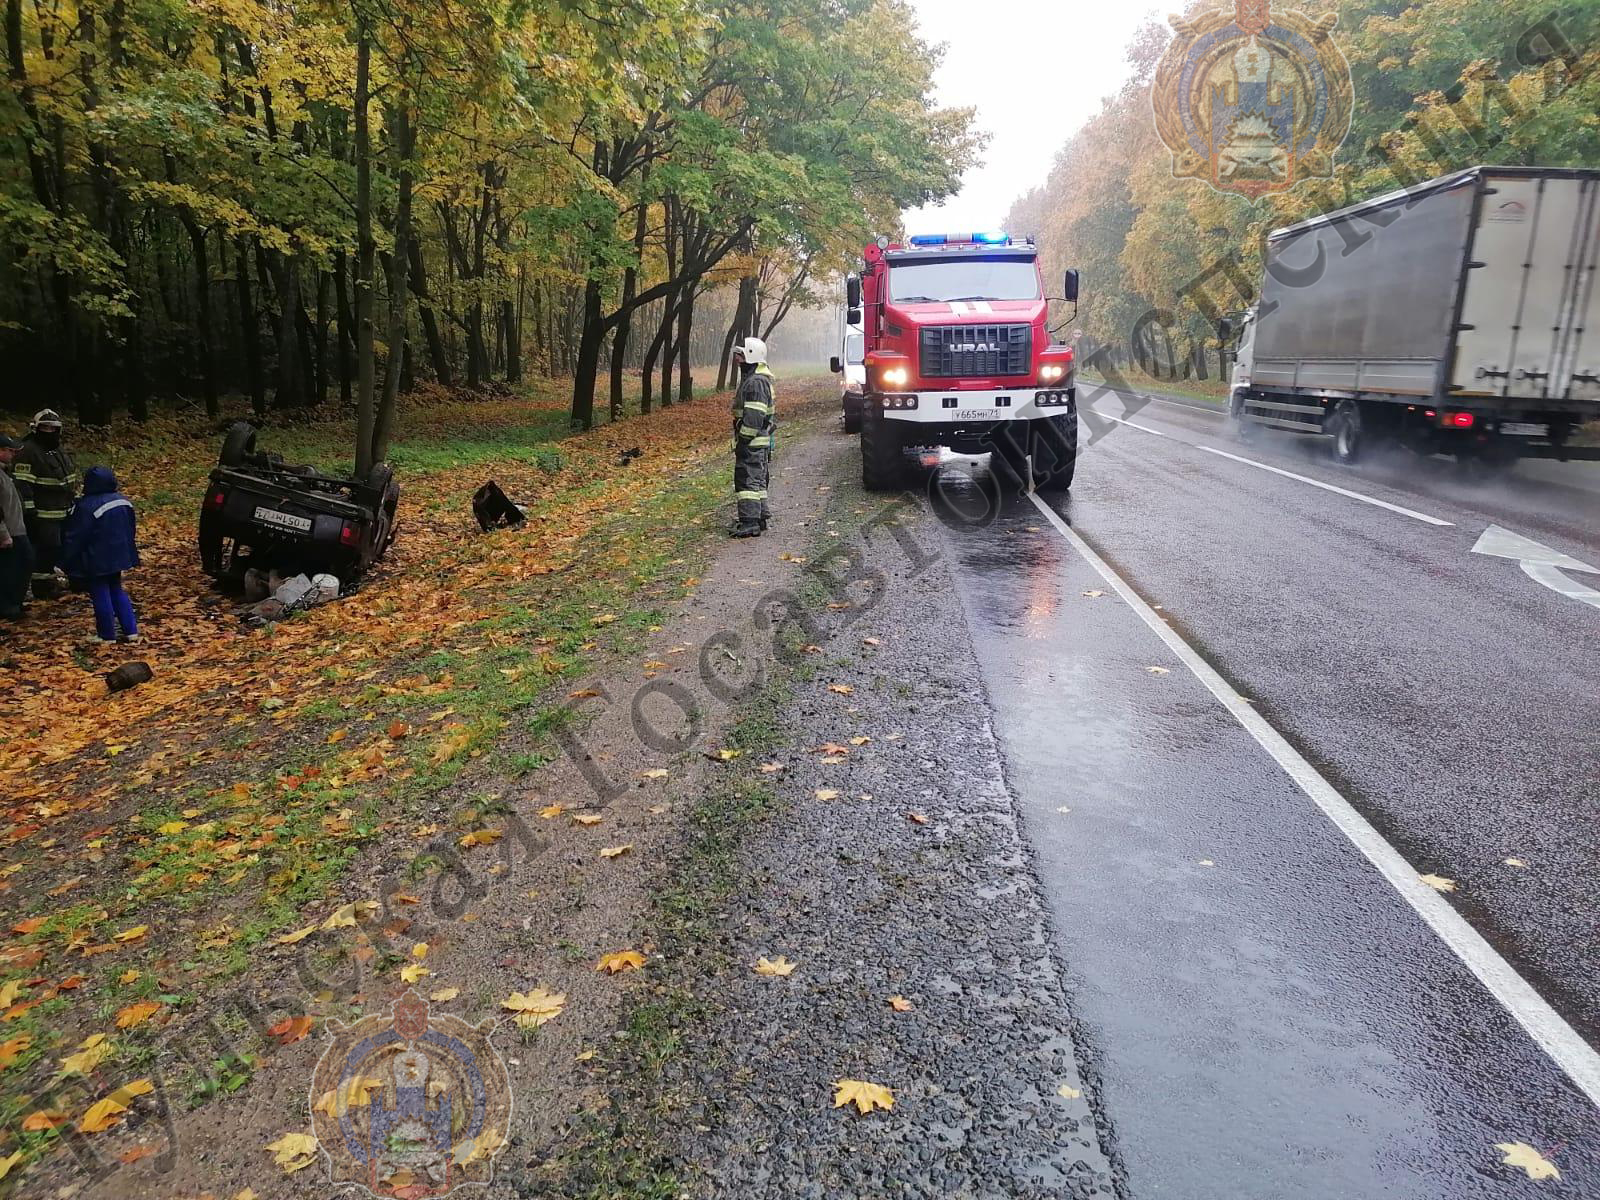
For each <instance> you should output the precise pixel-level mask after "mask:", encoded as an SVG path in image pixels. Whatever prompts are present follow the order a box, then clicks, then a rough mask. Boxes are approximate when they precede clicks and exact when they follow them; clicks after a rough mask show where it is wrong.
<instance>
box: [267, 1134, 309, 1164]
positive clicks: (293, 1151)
mask: <svg viewBox="0 0 1600 1200" xmlns="http://www.w3.org/2000/svg"><path fill="white" fill-rule="evenodd" d="M267 1149H268V1150H270V1151H272V1156H273V1158H274V1160H275V1161H276V1162H277V1164H278V1165H279V1166H280V1167H282V1168H283V1169H284V1172H285V1173H286V1174H287V1173H291V1172H294V1171H299V1170H301V1169H303V1168H305V1167H309V1166H310V1165H311V1164H312V1163H314V1162H316V1161H317V1139H316V1138H314V1137H312V1136H311V1135H310V1134H309V1133H286V1134H284V1135H283V1136H282V1137H281V1138H279V1139H278V1140H277V1141H275V1142H268V1143H267Z"/></svg>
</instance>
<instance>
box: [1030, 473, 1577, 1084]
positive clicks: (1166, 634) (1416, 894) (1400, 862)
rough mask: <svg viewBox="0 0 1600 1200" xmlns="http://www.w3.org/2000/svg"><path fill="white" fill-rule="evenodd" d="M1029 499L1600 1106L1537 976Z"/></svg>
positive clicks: (1054, 516) (1568, 1029)
mask: <svg viewBox="0 0 1600 1200" xmlns="http://www.w3.org/2000/svg"><path fill="white" fill-rule="evenodd" d="M1028 499H1029V500H1031V501H1033V505H1034V507H1035V508H1037V509H1038V510H1039V512H1040V514H1041V515H1042V516H1043V517H1044V519H1045V520H1046V521H1048V522H1050V525H1051V526H1052V527H1053V528H1054V529H1055V531H1056V532H1057V533H1059V534H1060V535H1061V536H1062V537H1064V538H1066V539H1067V541H1068V543H1069V544H1071V546H1072V548H1073V549H1074V550H1076V551H1077V552H1078V554H1079V555H1080V556H1081V557H1082V558H1083V560H1084V561H1085V562H1087V563H1088V564H1089V565H1090V566H1091V567H1093V568H1094V570H1095V571H1096V573H1098V574H1099V576H1100V578H1102V579H1104V580H1105V581H1106V583H1107V584H1108V585H1109V586H1110V587H1111V588H1113V589H1114V590H1115V591H1116V593H1117V595H1118V596H1121V597H1122V599H1123V600H1124V601H1126V602H1127V604H1128V607H1130V608H1131V609H1133V611H1134V612H1135V613H1137V614H1138V615H1139V619H1140V620H1142V621H1143V622H1144V623H1145V624H1146V625H1147V626H1148V627H1149V628H1150V630H1151V631H1152V632H1153V633H1154V634H1155V635H1156V636H1157V637H1158V638H1160V639H1161V640H1162V641H1163V642H1165V643H1166V646H1167V649H1169V650H1171V651H1172V653H1173V654H1175V655H1176V656H1177V658H1178V661H1180V662H1181V663H1183V665H1184V666H1186V667H1188V668H1189V671H1190V672H1191V673H1192V674H1193V675H1194V677H1195V678H1196V679H1198V680H1199V681H1200V682H1201V683H1202V684H1204V685H1205V687H1206V690H1207V691H1209V692H1210V693H1211V694H1212V695H1213V696H1215V697H1216V698H1217V700H1218V701H1219V702H1220V703H1221V704H1222V706H1223V707H1224V708H1225V709H1227V710H1228V712H1229V713H1231V714H1232V716H1233V719H1234V720H1236V721H1238V722H1239V724H1240V725H1242V726H1244V728H1245V730H1246V732H1248V733H1249V734H1250V736H1251V737H1253V738H1255V740H1256V743H1257V744H1258V745H1260V747H1261V748H1262V749H1263V750H1265V751H1266V752H1267V753H1268V754H1270V755H1271V756H1272V758H1273V759H1274V761H1276V762H1277V764H1278V766H1280V767H1281V768H1283V771H1284V773H1285V774H1286V775H1288V776H1289V778H1290V779H1292V780H1293V781H1294V782H1295V784H1296V786H1298V787H1299V789H1300V790H1301V791H1302V792H1304V793H1305V794H1306V796H1307V797H1309V798H1310V800H1311V802H1312V803H1313V804H1315V805H1316V806H1317V808H1318V809H1320V810H1321V811H1322V814H1323V815H1324V816H1325V817H1327V818H1328V820H1330V821H1332V822H1333V824H1334V825H1335V826H1337V827H1338V829H1339V832H1340V833H1342V834H1344V836H1345V837H1346V838H1348V839H1349V840H1350V842H1351V844H1352V845H1354V846H1355V848H1356V849H1357V850H1359V851H1360V852H1361V853H1362V854H1363V855H1365V856H1366V859H1367V861H1368V862H1370V863H1371V864H1372V865H1373V866H1374V867H1376V868H1377V869H1378V872H1379V873H1380V874H1381V875H1382V876H1383V877H1384V879H1386V880H1388V882H1389V886H1391V887H1392V888H1394V890H1395V891H1396V892H1398V893H1399V894H1400V897H1401V898H1402V899H1403V900H1404V901H1405V902H1406V903H1407V904H1409V905H1410V906H1411V908H1412V909H1413V910H1414V911H1415V912H1416V914H1417V916H1419V917H1421V918H1422V920H1423V921H1424V922H1426V923H1427V925H1428V927H1429V928H1430V929H1432V930H1433V932H1434V933H1435V934H1436V935H1438V937H1439V939H1440V940H1441V941H1443V942H1444V944H1445V945H1446V946H1448V947H1450V949H1451V950H1452V951H1454V953H1455V956H1456V957H1457V958H1458V959H1460V960H1461V961H1462V963H1464V964H1465V965H1466V967H1467V969H1468V970H1469V971H1471V972H1472V973H1473V974H1474V975H1476V976H1477V977H1478V981H1479V982H1480V983H1482V984H1483V986H1484V987H1485V988H1486V989H1488V991H1489V994H1490V995H1492V996H1493V997H1494V998H1495V999H1496V1000H1498V1001H1499V1002H1500V1004H1501V1006H1502V1007H1503V1008H1504V1009H1505V1010H1506V1011H1507V1012H1508V1013H1510V1014H1511V1015H1512V1017H1514V1018H1515V1019H1516V1021H1517V1024H1519V1025H1521V1026H1522V1028H1523V1029H1525V1030H1527V1032H1528V1035H1529V1036H1530V1037H1532V1038H1533V1040H1534V1041H1535V1042H1537V1043H1538V1044H1539V1046H1540V1048H1541V1049H1543V1050H1544V1052H1545V1053H1546V1054H1547V1055H1549V1057H1550V1059H1551V1061H1553V1062H1554V1063H1555V1064H1556V1065H1557V1066H1558V1067H1560V1068H1561V1069H1562V1070H1563V1071H1565V1072H1566V1074H1567V1078H1569V1079H1571V1080H1572V1082H1573V1083H1574V1084H1576V1085H1577V1087H1578V1089H1579V1090H1580V1091H1582V1092H1583V1094H1584V1095H1585V1096H1587V1097H1588V1098H1589V1099H1590V1100H1591V1101H1592V1102H1593V1103H1594V1104H1595V1105H1597V1106H1600V1054H1597V1053H1596V1052H1595V1049H1594V1047H1592V1046H1591V1045H1589V1043H1588V1042H1586V1041H1584V1039H1583V1035H1582V1034H1580V1033H1579V1032H1578V1031H1577V1030H1576V1029H1574V1028H1573V1027H1572V1026H1571V1025H1569V1024H1567V1022H1566V1021H1565V1020H1564V1019H1563V1018H1562V1016H1561V1014H1560V1013H1558V1012H1556V1010H1555V1009H1553V1008H1551V1007H1550V1004H1549V1002H1548V1001H1547V1000H1545V998H1544V997H1543V996H1541V995H1540V994H1539V993H1538V992H1537V991H1536V990H1534V987H1533V985H1532V984H1531V983H1529V982H1528V981H1527V980H1526V979H1524V978H1523V977H1522V976H1521V975H1519V974H1518V973H1517V969H1516V968H1515V967H1513V966H1512V965H1511V964H1510V963H1508V962H1507V961H1506V960H1505V959H1504V958H1502V957H1501V956H1500V953H1499V951H1497V950H1496V949H1495V948H1494V947H1493V946H1491V945H1489V943H1488V942H1486V941H1485V940H1484V938H1483V935H1482V934H1480V933H1479V932H1478V931H1477V930H1476V929H1474V928H1473V927H1472V926H1471V925H1470V924H1468V923H1467V919H1466V918H1465V917H1463V916H1462V915H1461V914H1460V913H1459V912H1457V911H1456V910H1455V909H1454V908H1453V907H1452V906H1451V904H1450V902H1449V901H1448V900H1446V899H1445V898H1444V897H1443V896H1441V895H1440V894H1439V893H1438V892H1436V891H1434V890H1433V889H1432V888H1431V887H1429V886H1428V885H1427V884H1425V883H1423V882H1422V877H1421V876H1420V875H1418V873H1417V869H1416V867H1414V866H1412V865H1411V864H1410V863H1409V862H1407V861H1406V859H1405V857H1404V856H1403V855H1402V854H1401V853H1400V851H1398V850H1396V849H1395V848H1394V847H1393V846H1391V845H1390V844H1389V843H1388V842H1387V841H1386V840H1385V839H1384V836H1383V834H1381V833H1379V832H1378V831H1377V830H1376V829H1375V828H1373V826H1372V824H1371V822H1369V821H1368V820H1367V819H1366V818H1365V817H1363V816H1362V815H1361V814H1360V813H1358V812H1357V811H1356V810H1355V808H1354V807H1353V806H1352V805H1351V803H1350V801H1348V800H1346V799H1345V798H1344V796H1343V795H1341V794H1340V792H1339V790H1338V789H1337V788H1335V787H1334V786H1333V784H1331V783H1329V782H1328V780H1327V779H1326V778H1325V777H1324V776H1323V774H1322V773H1321V772H1320V771H1318V770H1317V769H1316V767H1314V766H1312V765H1311V764H1310V763H1309V762H1307V761H1306V759H1305V757H1304V756H1303V755H1302V754H1301V753H1300V752H1299V751H1298V750H1296V749H1295V748H1294V747H1293V746H1291V745H1290V744H1289V741H1288V739H1287V738H1285V737H1284V736H1283V734H1281V733H1279V732H1278V731H1277V729H1276V728H1274V727H1273V725H1272V724H1271V723H1270V722H1269V721H1268V720H1267V719H1266V718H1265V717H1263V716H1262V715H1261V714H1260V713H1258V712H1256V710H1255V709H1253V708H1251V707H1250V705H1248V704H1247V703H1245V701H1244V699H1243V697H1241V696H1240V695H1239V693H1238V692H1236V691H1235V690H1234V689H1233V687H1232V686H1231V685H1230V684H1229V683H1228V681H1227V680H1225V679H1224V678H1223V677H1222V676H1221V675H1219V674H1218V673H1217V671H1216V669H1215V668H1213V667H1212V666H1211V664H1210V663H1208V662H1206V660H1205V659H1203V658H1201V657H1200V655H1199V653H1198V652H1197V651H1196V650H1195V649H1194V647H1193V646H1191V645H1189V643H1188V642H1186V641H1184V640H1183V638H1182V636H1180V635H1179V633H1178V631H1177V630H1175V629H1173V628H1172V626H1171V625H1169V624H1168V623H1167V622H1166V621H1165V620H1163V619H1162V617H1161V614H1160V613H1158V612H1156V611H1155V610H1154V609H1153V608H1151V607H1150V605H1149V604H1148V603H1146V602H1145V599H1144V597H1142V596H1140V595H1139V593H1138V592H1136V591H1134V590H1133V586H1132V585H1131V584H1130V583H1128V581H1127V580H1125V579H1123V578H1122V576H1120V575H1118V574H1117V573H1116V571H1114V570H1112V568H1111V566H1110V564H1108V563H1107V562H1106V560H1105V559H1103V558H1101V557H1100V556H1099V555H1098V554H1096V553H1095V551H1094V548H1093V547H1092V546H1090V545H1089V543H1088V542H1086V541H1084V540H1083V538H1082V536H1080V535H1079V533H1078V531H1077V530H1075V529H1073V528H1072V527H1071V526H1070V525H1068V524H1067V523H1066V522H1065V521H1063V520H1062V519H1061V516H1060V514H1058V513H1057V512H1056V511H1055V510H1054V509H1053V508H1051V507H1050V506H1049V505H1048V504H1046V503H1045V502H1044V501H1043V500H1041V499H1040V498H1039V497H1038V496H1036V495H1030V496H1029V497H1028Z"/></svg>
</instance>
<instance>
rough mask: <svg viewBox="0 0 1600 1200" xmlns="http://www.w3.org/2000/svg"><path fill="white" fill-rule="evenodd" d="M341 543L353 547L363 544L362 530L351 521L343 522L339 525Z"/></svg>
mask: <svg viewBox="0 0 1600 1200" xmlns="http://www.w3.org/2000/svg"><path fill="white" fill-rule="evenodd" d="M339 544H340V545H341V546H352V547H353V546H359V545H361V531H360V530H359V529H357V528H356V527H355V526H354V525H352V524H350V522H349V521H345V522H342V523H341V524H340V526H339Z"/></svg>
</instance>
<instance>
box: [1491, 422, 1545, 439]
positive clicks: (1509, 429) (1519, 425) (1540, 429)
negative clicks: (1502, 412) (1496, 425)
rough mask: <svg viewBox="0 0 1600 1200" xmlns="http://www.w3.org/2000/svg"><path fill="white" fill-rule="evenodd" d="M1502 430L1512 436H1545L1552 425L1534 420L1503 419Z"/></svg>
mask: <svg viewBox="0 0 1600 1200" xmlns="http://www.w3.org/2000/svg"><path fill="white" fill-rule="evenodd" d="M1500 432H1501V433H1505V434H1510V435H1511V436H1512V437H1545V436H1546V435H1547V434H1549V432H1550V426H1548V425H1541V424H1538V423H1537V422H1533V421H1501V422H1500Z"/></svg>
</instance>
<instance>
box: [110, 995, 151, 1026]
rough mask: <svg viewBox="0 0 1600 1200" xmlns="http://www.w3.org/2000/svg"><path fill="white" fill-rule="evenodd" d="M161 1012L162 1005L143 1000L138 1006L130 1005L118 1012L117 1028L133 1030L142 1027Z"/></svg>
mask: <svg viewBox="0 0 1600 1200" xmlns="http://www.w3.org/2000/svg"><path fill="white" fill-rule="evenodd" d="M160 1011H161V1005H160V1004H158V1003H157V1002H156V1001H154V1000H141V1001H139V1002H138V1003H137V1004H130V1005H128V1006H127V1007H126V1008H123V1009H120V1010H118V1012H117V1028H118V1029H132V1028H133V1027H134V1026H135V1025H142V1024H143V1023H144V1022H146V1021H148V1020H149V1019H150V1018H151V1017H153V1016H155V1015H156V1013H158V1012H160Z"/></svg>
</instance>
